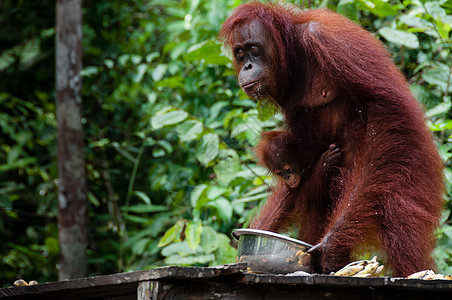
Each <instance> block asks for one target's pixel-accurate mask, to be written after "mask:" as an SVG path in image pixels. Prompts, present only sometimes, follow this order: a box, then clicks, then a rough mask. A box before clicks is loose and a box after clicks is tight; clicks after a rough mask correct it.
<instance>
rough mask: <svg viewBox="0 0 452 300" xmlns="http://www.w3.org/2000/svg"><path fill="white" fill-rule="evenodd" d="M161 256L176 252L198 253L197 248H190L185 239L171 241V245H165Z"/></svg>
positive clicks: (179, 253)
mask: <svg viewBox="0 0 452 300" xmlns="http://www.w3.org/2000/svg"><path fill="white" fill-rule="evenodd" d="M161 253H162V255H163V256H171V255H174V254H178V255H180V256H188V255H192V254H196V253H199V251H198V250H196V249H192V248H191V247H190V246H189V245H188V243H187V241H183V242H177V243H172V244H171V245H168V246H166V247H165V248H163V249H162V252H161Z"/></svg>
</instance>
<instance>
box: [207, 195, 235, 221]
mask: <svg viewBox="0 0 452 300" xmlns="http://www.w3.org/2000/svg"><path fill="white" fill-rule="evenodd" d="M209 205H211V206H213V207H215V208H216V209H217V211H218V214H219V215H220V217H221V219H222V220H223V221H225V222H229V221H231V218H232V205H231V203H230V202H229V201H228V200H226V199H225V198H223V197H221V198H220V199H218V200H216V201H213V202H210V203H209Z"/></svg>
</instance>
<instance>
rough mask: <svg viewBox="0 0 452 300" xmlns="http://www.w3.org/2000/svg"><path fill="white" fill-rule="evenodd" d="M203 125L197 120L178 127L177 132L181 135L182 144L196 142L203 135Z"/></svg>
mask: <svg viewBox="0 0 452 300" xmlns="http://www.w3.org/2000/svg"><path fill="white" fill-rule="evenodd" d="M202 130H203V125H202V123H201V122H199V121H196V120H188V121H185V122H183V123H181V124H179V125H177V127H176V132H177V133H178V134H179V139H180V141H181V142H189V141H192V140H196V139H197V138H198V136H199V135H200V134H201V133H202Z"/></svg>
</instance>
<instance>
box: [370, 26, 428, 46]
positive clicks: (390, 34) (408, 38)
mask: <svg viewBox="0 0 452 300" xmlns="http://www.w3.org/2000/svg"><path fill="white" fill-rule="evenodd" d="M378 33H379V34H380V35H381V36H383V37H384V38H385V39H386V40H387V41H389V42H391V43H394V44H397V45H400V46H405V47H408V48H412V49H417V48H419V41H418V39H417V36H416V35H415V34H414V33H410V32H406V31H402V30H398V29H394V28H391V27H387V26H385V27H383V28H381V29H380V30H379V31H378Z"/></svg>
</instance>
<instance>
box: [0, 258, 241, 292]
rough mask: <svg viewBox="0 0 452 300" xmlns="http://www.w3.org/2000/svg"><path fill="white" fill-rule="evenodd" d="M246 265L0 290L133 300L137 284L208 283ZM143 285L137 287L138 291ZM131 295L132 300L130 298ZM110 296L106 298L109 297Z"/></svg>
mask: <svg viewBox="0 0 452 300" xmlns="http://www.w3.org/2000/svg"><path fill="white" fill-rule="evenodd" d="M245 269H246V264H243V263H242V264H232V265H226V266H218V267H210V268H207V267H175V266H171V267H163V268H158V269H152V270H145V271H137V272H129V273H119V274H112V275H104V276H94V277H87V278H79V279H73V280H64V281H58V282H49V283H42V284H38V285H32V286H21V287H8V288H3V289H0V298H2V299H3V298H5V299H113V298H111V297H112V296H114V297H115V298H114V299H137V292H138V291H137V290H138V286H139V283H141V282H149V281H157V280H165V279H167V280H168V279H171V280H198V279H204V280H208V279H211V278H215V277H220V276H221V277H222V278H223V279H224V280H226V278H227V277H228V276H230V275H233V274H240V275H241V274H242V272H243V271H244V270H245ZM142 289H143V286H141V287H140V290H141V291H142ZM130 296H132V297H130ZM109 297H110V298H109Z"/></svg>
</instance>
